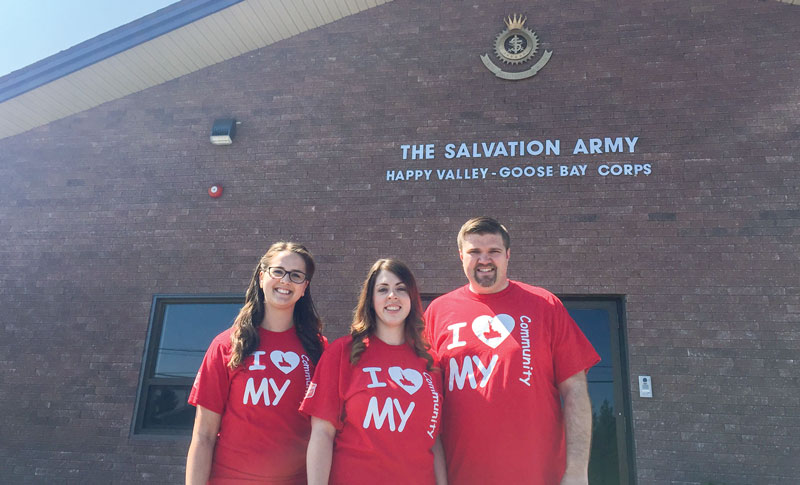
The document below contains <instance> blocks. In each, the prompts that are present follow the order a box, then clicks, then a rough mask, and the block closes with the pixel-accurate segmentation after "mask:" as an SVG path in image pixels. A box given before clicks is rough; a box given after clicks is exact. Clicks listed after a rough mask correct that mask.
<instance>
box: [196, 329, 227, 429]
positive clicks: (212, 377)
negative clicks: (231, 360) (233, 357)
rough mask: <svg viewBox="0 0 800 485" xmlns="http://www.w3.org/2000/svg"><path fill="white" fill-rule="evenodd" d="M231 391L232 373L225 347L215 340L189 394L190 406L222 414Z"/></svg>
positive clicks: (204, 358)
mask: <svg viewBox="0 0 800 485" xmlns="http://www.w3.org/2000/svg"><path fill="white" fill-rule="evenodd" d="M229 390H230V373H229V372H228V366H227V361H226V359H225V354H224V352H223V347H222V345H221V343H220V342H219V341H218V339H214V341H213V342H211V346H209V348H208V350H207V351H206V355H205V357H203V363H202V364H201V365H200V369H199V370H198V371H197V376H196V377H195V379H194V384H193V385H192V390H191V392H190V393H189V404H191V405H193V406H203V407H204V408H206V409H209V410H211V411H214V412H215V413H218V414H222V413H223V412H224V411H225V405H226V403H227V402H228V391H229Z"/></svg>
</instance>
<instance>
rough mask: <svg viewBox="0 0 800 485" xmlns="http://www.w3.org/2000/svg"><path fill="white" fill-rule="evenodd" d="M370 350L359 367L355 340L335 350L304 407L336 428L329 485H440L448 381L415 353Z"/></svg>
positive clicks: (372, 342)
mask: <svg viewBox="0 0 800 485" xmlns="http://www.w3.org/2000/svg"><path fill="white" fill-rule="evenodd" d="M366 342H367V349H366V350H365V351H364V352H363V353H362V354H361V359H360V360H359V361H358V363H357V364H356V365H355V366H353V365H351V364H350V349H351V347H352V339H351V337H349V336H347V337H343V338H340V339H338V340H337V341H335V342H334V343H332V344H331V345H330V347H329V348H328V349H327V350H326V351H325V353H324V354H323V355H322V358H321V359H320V361H319V365H318V366H317V370H316V372H315V374H314V379H313V381H312V383H311V386H310V387H309V390H308V393H307V395H306V398H305V399H304V400H303V404H302V406H301V407H300V411H301V412H303V413H306V414H308V415H310V416H315V417H317V418H321V419H324V420H326V421H329V422H331V423H332V424H333V425H334V427H336V430H337V432H336V437H335V438H334V447H333V463H332V465H331V473H330V481H329V483H331V484H333V485H338V484H342V485H344V484H346V485H359V484H365V485H366V484H368V485H374V484H376V483H379V484H381V485H390V484H398V485H400V484H403V485H406V484H410V483H413V484H415V485H425V484H434V483H435V482H436V480H435V477H434V471H433V452H432V451H431V447H432V446H433V444H434V442H435V440H436V437H437V435H438V434H439V427H440V426H439V419H440V410H441V406H442V396H441V383H440V380H441V373H440V372H431V371H428V370H427V369H426V367H425V365H426V361H425V359H423V358H421V357H418V356H417V355H416V354H415V353H414V350H413V349H412V348H411V346H410V345H407V344H402V345H388V344H386V343H384V342H382V341H381V340H380V339H378V338H377V337H373V338H370V339H367V340H366Z"/></svg>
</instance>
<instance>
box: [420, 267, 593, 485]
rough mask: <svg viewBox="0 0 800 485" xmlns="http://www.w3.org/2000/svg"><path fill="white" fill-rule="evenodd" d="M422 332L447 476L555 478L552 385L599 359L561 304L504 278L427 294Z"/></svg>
mask: <svg viewBox="0 0 800 485" xmlns="http://www.w3.org/2000/svg"><path fill="white" fill-rule="evenodd" d="M425 322H426V329H425V331H426V335H427V337H428V340H429V342H430V343H431V346H432V350H433V351H434V352H435V353H436V354H437V356H438V358H439V362H440V363H441V366H442V369H443V370H444V372H445V376H444V389H445V395H446V404H445V406H444V409H443V421H442V443H443V445H444V448H445V456H446V457H447V472H448V480H449V481H450V482H451V483H454V484H457V485H471V484H475V485H478V484H481V485H483V484H486V483H504V484H512V483H514V484H516V483H530V484H537V485H549V484H558V483H559V482H560V480H561V476H562V475H563V474H564V468H565V464H566V455H565V439H564V420H563V415H562V409H561V399H560V395H559V392H558V384H559V383H561V382H562V381H564V380H565V379H567V378H568V377H571V376H573V375H574V374H576V373H578V372H580V371H583V370H586V369H588V368H590V367H591V366H593V365H594V364H596V363H597V362H599V361H600V357H599V356H598V355H597V353H596V352H595V351H594V349H593V348H592V345H591V344H590V343H589V341H588V340H587V339H586V337H585V336H584V335H583V333H581V331H580V329H579V328H578V326H577V325H576V324H575V322H574V321H573V320H572V318H570V316H569V314H568V313H567V310H566V309H565V308H564V306H563V305H562V304H561V302H560V301H559V300H558V298H556V297H555V296H554V295H552V294H551V293H549V292H547V291H546V290H543V289H541V288H536V287H533V286H529V285H525V284H522V283H518V282H514V281H511V282H509V285H508V287H507V288H506V289H504V290H502V291H500V292H498V293H494V294H490V295H478V294H475V293H473V292H472V291H470V289H469V287H468V286H464V287H462V288H459V289H457V290H455V291H453V292H451V293H448V294H446V295H444V296H442V297H440V298H437V299H436V300H434V301H433V302H432V303H431V304H430V306H429V307H428V309H427V310H426V312H425Z"/></svg>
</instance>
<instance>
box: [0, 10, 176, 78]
mask: <svg viewBox="0 0 800 485" xmlns="http://www.w3.org/2000/svg"><path fill="white" fill-rule="evenodd" d="M176 2H177V0H0V76H5V75H6V74H8V73H10V72H12V71H16V70H17V69H21V68H23V67H26V66H29V65H31V64H33V63H34V62H36V61H39V60H41V59H44V58H45V57H49V56H51V55H53V54H56V53H58V52H60V51H63V50H66V49H69V48H70V47H72V46H74V45H76V44H80V43H81V42H83V41H85V40H89V39H91V38H93V37H96V36H98V35H100V34H102V33H104V32H108V31H109V30H112V29H114V28H116V27H119V26H120V25H124V24H127V23H128V22H131V21H133V20H136V19H138V18H141V17H144V16H145V15H147V14H149V13H152V12H155V11H156V10H159V9H161V8H164V7H166V6H167V5H170V4H172V3H176Z"/></svg>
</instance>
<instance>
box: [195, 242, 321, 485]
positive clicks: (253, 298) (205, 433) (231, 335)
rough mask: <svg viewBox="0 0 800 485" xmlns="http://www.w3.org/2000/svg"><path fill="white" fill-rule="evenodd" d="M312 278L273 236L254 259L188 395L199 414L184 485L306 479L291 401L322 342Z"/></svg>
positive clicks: (309, 261)
mask: <svg viewBox="0 0 800 485" xmlns="http://www.w3.org/2000/svg"><path fill="white" fill-rule="evenodd" d="M313 276H314V258H313V257H312V256H311V253H310V252H309V251H308V249H306V248H305V247H304V246H302V245H300V244H296V243H291V242H277V243H275V244H273V245H272V246H270V248H269V250H267V252H266V254H264V256H262V257H261V259H260V260H259V262H258V264H257V265H256V268H255V271H254V272H253V276H252V278H251V280H250V285H249V286H248V288H247V293H246V296H245V303H244V306H243V307H242V309H241V310H240V311H239V315H238V316H237V317H236V319H235V320H234V323H233V326H232V327H231V328H229V329H228V330H226V331H224V332H222V333H221V334H219V335H218V336H217V337H216V338H215V339H214V340H213V341H212V342H211V345H210V346H209V348H208V351H207V352H206V355H205V358H204V359H203V363H202V365H201V366H200V370H199V371H198V373H197V377H196V379H195V382H194V385H193V386H192V391H191V393H190V395H189V403H190V404H192V405H194V406H196V407H197V414H196V416H195V421H194V430H193V432H192V442H191V445H190V446H189V456H188V459H187V462H186V483H187V484H204V483H210V484H233V483H268V484H292V485H295V484H296V485H301V484H305V483H306V469H305V452H306V447H307V445H308V439H309V436H310V434H311V424H310V422H309V419H308V417H306V416H304V415H302V414H300V413H299V412H298V409H297V408H298V406H299V405H300V402H301V401H302V399H303V396H304V395H305V392H306V389H307V388H308V385H309V384H310V382H311V376H312V375H313V371H314V366H315V364H316V363H317V361H319V358H320V355H321V354H322V350H323V348H324V346H325V344H326V341H325V338H324V337H323V336H322V334H321V328H322V322H321V320H320V317H319V315H318V314H317V310H316V309H315V307H314V302H313V300H312V299H311V289H310V288H309V285H310V282H311V278H312V277H313Z"/></svg>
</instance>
